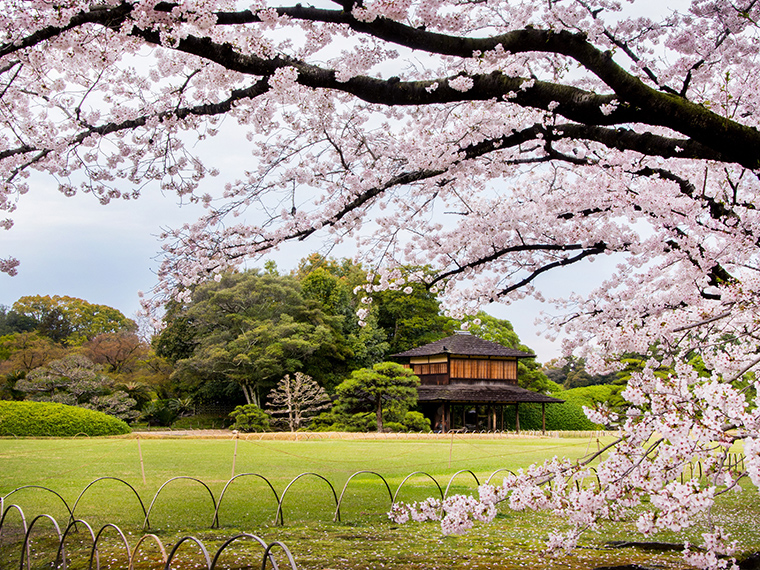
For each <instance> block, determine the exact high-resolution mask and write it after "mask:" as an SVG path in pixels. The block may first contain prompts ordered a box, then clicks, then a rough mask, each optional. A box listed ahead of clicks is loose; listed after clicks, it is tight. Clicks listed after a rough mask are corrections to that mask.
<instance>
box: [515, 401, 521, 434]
mask: <svg viewBox="0 0 760 570" xmlns="http://www.w3.org/2000/svg"><path fill="white" fill-rule="evenodd" d="M515 431H516V432H517V433H520V402H515Z"/></svg>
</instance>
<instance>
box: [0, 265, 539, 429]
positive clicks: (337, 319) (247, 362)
mask: <svg viewBox="0 0 760 570" xmlns="http://www.w3.org/2000/svg"><path fill="white" fill-rule="evenodd" d="M414 270H415V271H420V268H414ZM422 270H423V271H424V269H422ZM410 271H411V270H410ZM366 281H367V271H366V270H365V269H364V268H362V266H361V265H360V264H357V263H354V262H352V261H350V260H347V259H332V258H325V257H323V256H320V255H316V254H314V255H311V256H308V257H306V258H304V259H302V260H301V261H300V263H299V264H298V266H297V267H296V268H295V269H294V270H293V271H291V272H287V273H283V272H280V271H279V270H278V268H277V267H276V265H275V264H273V263H268V264H266V265H265V267H264V268H263V269H251V270H247V271H230V272H226V273H221V274H218V275H216V276H215V277H214V278H211V279H209V280H207V281H206V282H204V283H201V284H198V285H195V286H193V287H192V288H191V289H190V290H188V291H187V294H185V295H178V296H177V297H176V298H177V299H182V300H181V301H180V300H174V301H172V302H171V303H169V305H168V307H167V310H166V312H165V314H164V317H163V328H162V330H161V331H160V332H159V333H158V334H156V335H155V336H153V337H152V338H145V337H143V336H141V335H140V334H139V332H138V326H137V323H136V322H135V321H134V320H132V319H129V318H126V317H125V316H124V315H123V314H122V313H121V312H119V311H118V310H116V309H113V308H111V307H107V306H103V305H96V304H93V303H89V302H88V301H85V300H82V299H77V298H73V297H62V296H53V297H51V296H39V295H38V296H26V297H22V298H20V299H18V300H17V301H16V302H15V303H14V304H13V306H12V307H0V374H1V375H2V386H0V397H1V398H3V399H17V400H19V399H29V400H37V401H55V402H61V403H66V404H72V405H79V406H84V407H89V408H92V409H97V410H100V411H105V412H107V413H110V414H112V415H115V416H117V417H119V418H121V419H124V420H126V421H130V422H133V421H148V422H152V423H168V422H170V421H171V420H172V419H174V418H176V417H177V415H181V414H188V413H191V411H192V410H193V409H194V408H195V407H196V406H198V405H203V404H220V403H222V404H225V405H227V406H230V407H232V406H236V405H241V406H248V407H247V408H246V410H248V412H247V413H249V414H254V415H256V412H253V411H251V410H253V409H259V410H262V409H265V408H266V409H267V411H268V412H270V413H271V417H269V418H267V422H265V423H264V424H256V425H257V426H258V428H261V429H263V428H264V427H266V428H276V427H285V428H287V429H292V428H293V427H296V428H300V427H303V425H304V424H306V423H308V422H310V421H311V418H312V417H313V416H315V415H317V414H316V413H315V414H307V416H308V421H307V418H302V419H301V420H299V421H297V422H295V423H294V422H293V417H292V414H293V413H296V412H297V413H301V410H295V411H293V410H292V409H291V412H292V413H284V414H283V410H286V409H287V405H285V404H283V402H284V401H285V400H287V398H286V396H285V392H286V390H284V389H283V390H281V391H280V392H277V390H276V388H277V387H278V386H280V388H282V382H283V381H284V379H286V378H287V379H288V381H289V382H291V383H294V382H295V381H296V380H298V381H299V382H301V384H303V383H304V382H306V384H307V385H308V383H309V381H311V382H313V386H311V389H312V390H316V388H319V389H320V390H322V391H323V393H324V395H326V396H327V397H328V399H330V398H332V400H334V401H336V402H338V405H336V406H332V405H331V406H329V407H324V406H321V407H320V405H316V408H315V410H312V411H318V412H320V413H321V416H320V418H319V420H318V422H317V423H318V424H319V425H321V426H323V427H325V428H326V427H331V426H337V428H339V429H340V428H344V429H376V428H377V427H380V426H382V422H383V418H385V420H386V421H391V422H392V423H403V422H404V421H405V420H406V421H407V423H411V424H414V425H418V424H419V423H420V418H419V417H416V416H410V417H409V418H406V414H407V413H408V412H409V410H410V408H412V407H413V406H414V403H415V402H416V391H415V395H414V397H412V396H411V395H410V393H409V392H404V390H403V389H401V388H400V387H399V386H396V387H394V388H393V389H391V388H390V387H388V388H386V391H385V393H384V394H383V396H382V398H381V399H382V400H383V404H382V406H380V407H378V406H379V405H378V399H377V394H373V395H372V394H369V393H370V392H372V390H368V389H367V386H368V385H370V384H371V383H372V382H373V381H374V382H375V383H377V382H379V378H380V377H379V376H378V374H380V373H379V372H378V371H377V370H376V369H375V368H373V367H376V366H377V365H379V364H381V363H383V362H384V361H385V360H387V359H388V357H389V356H390V355H392V354H395V353H397V352H402V351H404V350H407V349H410V348H413V347H415V346H419V345H422V344H425V343H428V342H432V341H434V340H438V339H440V338H443V337H445V336H448V335H450V334H453V331H454V330H456V329H458V328H459V327H460V326H461V324H462V323H461V321H457V320H454V319H451V318H448V317H446V316H444V314H443V311H442V309H441V306H440V302H439V300H438V297H437V295H436V293H435V292H434V291H430V290H429V289H428V288H426V287H425V286H424V285H423V284H421V283H417V282H411V281H410V282H409V283H408V284H407V286H406V287H404V288H403V289H400V288H398V289H395V290H394V289H386V290H383V291H377V292H373V293H372V296H371V299H370V298H369V296H368V295H367V293H366ZM468 320H469V322H468V324H469V325H470V327H471V330H472V332H473V333H474V334H476V335H479V336H481V337H483V338H485V339H487V340H492V341H495V342H500V343H502V344H504V345H506V346H511V347H514V348H519V349H522V350H525V351H528V352H530V349H529V348H528V347H526V346H524V345H522V344H521V342H520V339H519V337H518V336H517V334H516V333H515V332H514V330H513V328H512V325H511V324H510V323H509V322H508V321H506V320H501V319H496V318H494V317H491V316H489V315H486V314H484V313H481V314H479V315H477V316H476V317H470V318H469V319H468ZM386 368H387V367H386ZM520 368H521V369H520V379H521V383H522V384H523V385H524V387H526V388H529V389H532V390H537V391H547V390H548V389H549V388H550V386H551V383H550V382H549V381H548V379H547V377H546V375H545V374H544V373H543V372H542V371H541V370H540V368H539V365H538V364H537V363H536V362H535V361H527V362H521V363H520ZM383 373H384V374H386V375H387V373H388V370H387V369H384V372H383ZM399 374H400V373H399V372H398V371H394V372H393V374H392V375H396V376H399ZM305 379H308V380H305ZM398 383H399V384H403V382H401V381H400V380H399V382H398ZM347 386H353V387H354V389H352V390H349V389H348V388H347ZM357 386H358V387H357ZM315 387H316V388H315ZM291 388H292V387H290V386H289V387H288V389H291ZM401 392H403V393H405V394H406V396H404V397H398V398H396V397H397V396H398V393H401ZM278 398H279V399H280V400H279V404H277V405H275V406H272V402H273V401H277V399H278ZM288 398H290V396H288ZM320 398H322V396H320V397H319V398H317V399H316V400H315V401H319V400H320ZM301 403H302V404H303V405H304V406H305V407H306V408H309V406H310V405H311V403H312V401H311V397H303V398H302V402H301ZM386 404H387V405H386ZM328 408H329V409H328ZM378 409H380V411H378ZM238 416H240V414H238ZM278 417H279V419H280V420H281V421H277V420H278ZM270 420H271V421H270ZM250 421H252V420H251V418H250V417H246V418H245V420H241V421H240V423H241V425H242V424H243V423H245V422H249V423H250ZM254 423H255V422H254Z"/></svg>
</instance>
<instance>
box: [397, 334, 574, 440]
mask: <svg viewBox="0 0 760 570" xmlns="http://www.w3.org/2000/svg"><path fill="white" fill-rule="evenodd" d="M534 356H535V355H533V354H530V353H527V352H523V351H521V350H516V349H514V348H507V347H505V346H502V345H500V344H498V343H495V342H489V341H486V340H483V339H481V338H479V337H476V336H475V335H473V334H470V333H469V332H464V331H462V332H457V334H455V335H453V336H450V337H448V338H444V339H442V340H439V341H436V342H431V343H430V344H426V345H424V346H420V347H417V348H413V349H411V350H407V351H405V352H400V353H398V354H394V355H392V358H394V359H396V360H398V361H399V362H401V363H403V364H404V365H405V366H408V367H410V368H411V369H412V370H413V371H414V373H415V374H416V375H417V376H418V377H419V378H420V387H419V389H418V390H419V400H418V401H419V408H420V411H421V412H422V413H423V414H425V416H426V417H427V418H429V419H430V421H431V424H432V425H433V426H434V429H435V430H436V431H444V432H445V431H448V430H451V429H467V430H476V431H477V430H488V431H496V430H503V429H505V428H504V426H505V421H504V420H505V414H512V415H513V417H514V420H515V421H514V425H515V428H516V429H517V431H520V404H521V403H523V402H533V403H540V404H541V407H542V410H541V411H542V425H543V429H544V431H546V407H545V406H546V404H561V403H562V402H563V400H558V399H557V398H552V397H550V396H546V395H544V394H539V393H538V392H531V391H530V390H526V389H524V388H521V387H520V386H518V384H517V361H518V359H520V358H532V357H534Z"/></svg>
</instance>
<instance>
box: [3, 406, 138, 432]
mask: <svg viewBox="0 0 760 570" xmlns="http://www.w3.org/2000/svg"><path fill="white" fill-rule="evenodd" d="M130 431H131V430H130V429H129V426H128V425H127V424H126V423H125V422H123V421H122V420H120V419H117V418H115V417H113V416H109V415H107V414H104V413H103V412H96V411H94V410H88V409H86V408H78V407H76V406H66V405H64V404H55V403H50V402H11V401H0V435H15V436H18V437H21V436H32V437H39V436H53V437H71V436H75V435H79V434H85V435H91V436H95V435H121V434H125V433H129V432H130Z"/></svg>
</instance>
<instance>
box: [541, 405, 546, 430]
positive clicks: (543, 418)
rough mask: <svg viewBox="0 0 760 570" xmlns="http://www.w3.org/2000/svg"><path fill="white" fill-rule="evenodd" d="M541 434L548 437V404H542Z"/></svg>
mask: <svg viewBox="0 0 760 570" xmlns="http://www.w3.org/2000/svg"><path fill="white" fill-rule="evenodd" d="M541 433H543V434H544V435H546V402H541Z"/></svg>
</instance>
